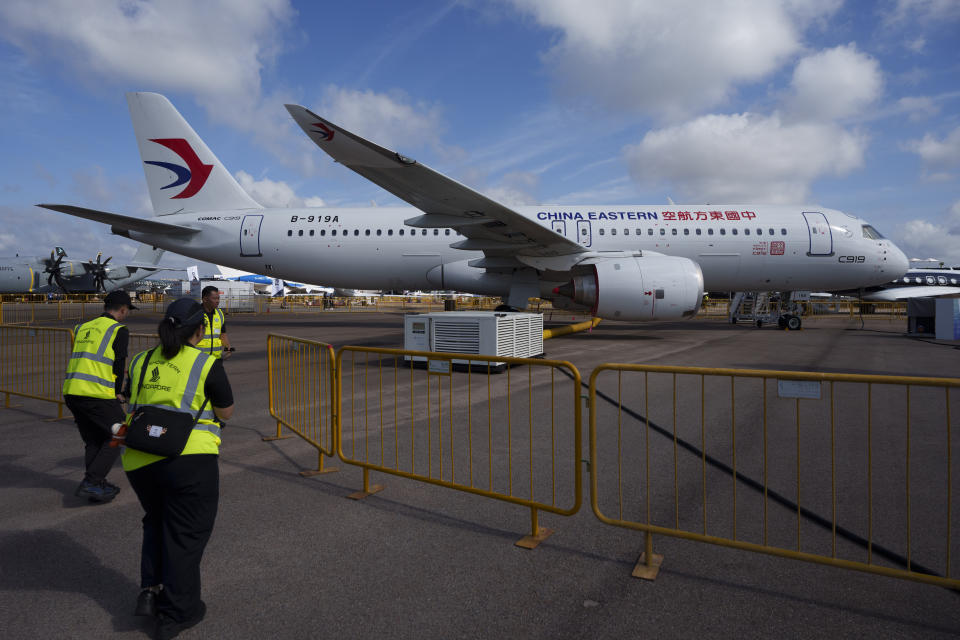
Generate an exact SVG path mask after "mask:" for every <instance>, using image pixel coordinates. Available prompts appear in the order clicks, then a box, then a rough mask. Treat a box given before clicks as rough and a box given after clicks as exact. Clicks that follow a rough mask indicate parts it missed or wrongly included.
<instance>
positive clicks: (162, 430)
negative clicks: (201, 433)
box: [126, 347, 207, 457]
mask: <svg viewBox="0 0 960 640" xmlns="http://www.w3.org/2000/svg"><path fill="white" fill-rule="evenodd" d="M157 349H159V347H154V348H153V349H151V350H150V351H149V352H148V353H147V355H146V356H144V363H143V366H142V367H141V368H140V381H139V382H138V383H137V404H136V405H134V407H133V411H132V412H131V414H130V420H129V422H128V423H127V435H126V445H127V446H128V447H130V448H131V449H137V450H138V451H143V452H144V453H152V454H154V455H158V456H169V457H173V456H179V455H180V454H181V453H183V449H184V447H186V446H187V440H188V439H189V438H190V433H191V432H192V431H193V428H194V427H195V426H196V424H197V421H198V420H200V414H201V413H203V409H204V407H206V406H207V400H206V399H205V400H204V401H203V404H202V405H200V410H199V411H197V415H195V416H192V415H191V414H189V413H184V412H182V411H174V410H173V409H164V408H163V407H150V406H147V407H140V406H138V405H139V401H140V391H141V389H142V388H143V378H144V376H145V375H146V373H147V366H148V365H149V364H150V358H151V357H152V356H153V354H154V352H155V351H156V350H157Z"/></svg>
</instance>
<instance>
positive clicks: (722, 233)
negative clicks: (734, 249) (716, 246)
mask: <svg viewBox="0 0 960 640" xmlns="http://www.w3.org/2000/svg"><path fill="white" fill-rule="evenodd" d="M720 235H722V236H725V235H727V230H726V229H724V228H723V227H720Z"/></svg>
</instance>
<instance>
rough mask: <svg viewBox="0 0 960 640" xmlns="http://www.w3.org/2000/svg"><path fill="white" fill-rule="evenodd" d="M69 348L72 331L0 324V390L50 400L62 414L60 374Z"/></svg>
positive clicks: (7, 401) (7, 394) (7, 398)
mask: <svg viewBox="0 0 960 640" xmlns="http://www.w3.org/2000/svg"><path fill="white" fill-rule="evenodd" d="M72 351H73V332H72V331H70V330H69V329H49V328H39V327H20V326H10V325H0V393H3V394H4V406H5V407H7V408H9V407H10V406H11V404H10V396H11V395H15V396H22V397H24V398H33V399H35V400H45V401H47V402H54V403H56V405H57V418H62V417H63V395H62V390H63V376H64V374H65V373H66V370H67V363H68V362H69V361H70V354H71V352H72Z"/></svg>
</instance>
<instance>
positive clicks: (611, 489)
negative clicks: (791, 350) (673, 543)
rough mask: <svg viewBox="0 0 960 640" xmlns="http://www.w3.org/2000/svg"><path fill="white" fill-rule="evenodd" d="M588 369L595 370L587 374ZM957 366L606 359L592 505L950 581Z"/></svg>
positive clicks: (647, 525) (596, 406)
mask: <svg viewBox="0 0 960 640" xmlns="http://www.w3.org/2000/svg"><path fill="white" fill-rule="evenodd" d="M601 378H602V382H603V384H602V385H601ZM958 387H960V379H953V378H913V377H900V376H872V375H852V374H827V373H801V372H786V371H754V370H736V369H706V368H697V367H665V366H646V365H626V364H605V365H601V366H600V367H598V368H597V369H596V370H594V372H593V373H592V375H591V376H590V425H589V429H590V433H589V439H590V461H591V469H592V471H593V473H592V474H591V505H592V508H593V511H594V513H595V514H596V516H597V517H598V518H599V519H600V520H601V521H602V522H604V523H607V524H612V525H618V526H622V527H628V528H632V529H637V530H640V531H644V532H646V544H645V546H646V549H645V552H644V554H643V555H642V556H641V560H640V562H639V563H638V565H637V569H636V570H635V573H634V575H638V576H640V577H647V578H652V577H654V576H655V575H656V569H657V566H658V565H659V562H660V558H659V557H658V556H655V555H654V554H653V549H652V542H651V534H654V533H656V534H663V535H668V536H675V537H679V538H685V539H688V540H695V541H699V542H708V543H712V544H716V545H722V546H727V547H734V548H738V549H745V550H749V551H756V552H761V553H766V554H771V555H777V556H785V557H789V558H795V559H799V560H806V561H810V562H816V563H820V564H826V565H832V566H837V567H842V568H847V569H855V570H859V571H866V572H870V573H876V574H882V575H887V576H893V577H898V578H906V579H910V580H916V581H920V582H927V583H932V584H937V585H940V586H946V587H951V588H955V589H956V588H960V579H958V578H957V577H955V576H956V571H955V565H956V563H957V554H956V553H955V552H954V545H955V541H954V539H953V537H952V536H953V533H952V530H951V524H952V520H954V519H955V518H956V515H955V514H956V513H957V507H956V505H955V504H954V503H955V502H956V498H955V492H953V490H952V485H953V472H954V469H953V467H954V461H953V458H952V448H953V447H954V446H955V444H954V443H955V442H956V436H955V434H953V433H952V431H953V425H952V424H951V415H955V414H956V411H957V410H958V409H960V407H958V404H960V401H958V397H960V393H957V388H958Z"/></svg>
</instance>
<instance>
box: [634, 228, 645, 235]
mask: <svg viewBox="0 0 960 640" xmlns="http://www.w3.org/2000/svg"><path fill="white" fill-rule="evenodd" d="M633 231H634V233H636V234H637V235H638V236H639V235H643V229H641V228H640V227H637V228H636V229H634V230H633Z"/></svg>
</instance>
